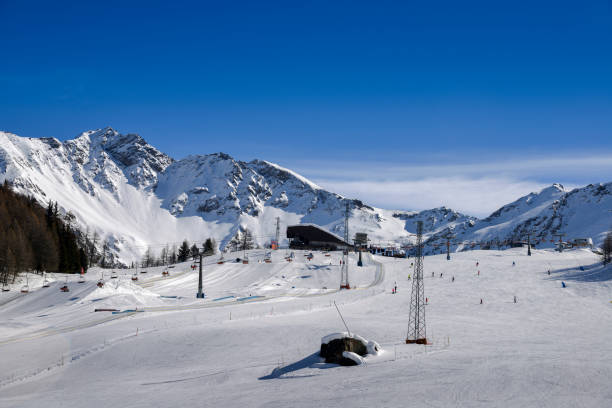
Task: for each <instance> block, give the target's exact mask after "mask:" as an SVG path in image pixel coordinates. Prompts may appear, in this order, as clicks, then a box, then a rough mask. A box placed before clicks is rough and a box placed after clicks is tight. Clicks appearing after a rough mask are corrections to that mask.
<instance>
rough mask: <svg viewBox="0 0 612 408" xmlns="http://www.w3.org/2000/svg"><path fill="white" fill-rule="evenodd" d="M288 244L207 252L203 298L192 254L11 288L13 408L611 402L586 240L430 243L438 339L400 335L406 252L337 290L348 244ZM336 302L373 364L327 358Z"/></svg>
mask: <svg viewBox="0 0 612 408" xmlns="http://www.w3.org/2000/svg"><path fill="white" fill-rule="evenodd" d="M284 255H285V251H284V250H280V251H275V252H274V253H273V259H272V263H271V264H266V263H263V262H261V261H262V260H263V256H264V252H262V251H252V252H251V253H250V254H249V261H250V262H249V264H248V265H243V264H241V263H233V262H231V261H232V260H233V259H232V258H235V257H236V256H240V257H241V256H242V254H241V253H240V254H233V255H232V256H231V257H230V256H226V260H227V261H230V262H228V263H225V264H224V265H217V264H216V262H215V259H208V260H206V261H205V262H208V264H207V265H205V267H204V291H205V293H206V295H207V297H206V299H204V300H197V299H195V292H196V290H197V270H196V271H192V270H191V268H190V267H189V266H190V265H189V264H182V265H177V266H176V267H175V268H173V269H170V276H169V277H167V278H163V279H162V278H161V269H160V268H151V269H149V270H148V271H147V273H146V274H139V275H138V276H139V281H138V282H132V281H131V279H130V277H131V276H132V273H133V271H118V272H120V277H119V278H118V279H113V280H111V279H108V276H107V279H106V282H107V284H106V286H105V287H104V288H102V289H99V288H97V287H96V286H95V282H96V281H97V279H98V278H99V271H91V272H90V273H88V277H87V282H85V283H82V284H79V283H76V278H74V277H73V279H75V282H72V283H69V286H70V288H71V291H70V292H69V293H63V292H60V291H59V286H61V284H63V283H64V278H63V277H59V276H58V277H56V278H57V282H56V283H55V284H54V285H55V286H53V285H52V286H51V287H50V288H44V289H38V290H35V291H33V292H31V293H29V294H27V295H23V296H17V297H16V298H15V299H13V300H9V301H7V302H6V303H4V304H2V302H3V299H4V300H6V299H7V298H5V296H8V295H9V294H11V293H12V296H15V294H14V293H13V292H9V294H5V293H2V294H1V295H0V296H2V297H0V304H2V306H0V361H1V362H2V364H1V366H2V370H1V372H0V390H1V392H0V406H2V407H5V406H6V407H38V406H41V405H44V406H45V407H59V406H62V407H83V406H87V407H90V406H93V407H107V406H122V407H145V406H147V407H148V406H187V405H193V406H223V407H252V406H266V407H288V406H291V407H312V406H325V407H334V406H347V405H348V406H367V407H374V406H376V407H379V406H390V407H395V406H398V407H399V406H406V405H407V404H408V405H410V406H440V407H445V406H470V407H471V406H482V407H492V406H499V407H519V406H520V407H525V406H538V407H575V406H589V407H590V406H592V407H603V406H612V388H611V387H610V386H609V379H610V378H612V326H611V325H610V324H609V323H610V322H611V321H612V303H610V301H612V283H611V282H612V270H610V269H608V270H603V269H601V268H600V267H599V266H596V265H595V264H596V262H597V261H598V259H597V257H596V256H595V255H594V254H592V253H591V252H590V251H587V250H575V251H566V252H564V253H562V254H559V253H556V252H552V251H545V250H536V251H534V253H533V256H531V257H527V256H526V254H525V250H523V249H512V250H507V251H471V252H464V253H458V254H453V259H452V260H451V261H446V259H445V256H443V255H436V256H429V257H426V258H425V262H424V265H425V294H426V296H427V297H428V301H429V304H428V305H427V306H426V313H427V333H428V338H429V340H430V341H431V342H432V344H431V345H429V346H417V345H405V344H403V340H404V338H405V335H406V325H407V318H408V317H407V316H408V309H409V300H410V285H411V282H410V281H408V280H407V275H408V274H412V270H411V269H410V263H411V260H399V259H392V258H382V257H370V256H369V255H368V256H365V257H364V262H365V264H366V266H364V267H363V268H357V267H356V265H355V262H356V259H355V258H352V259H351V283H352V284H354V285H355V286H357V287H358V289H356V290H349V291H337V290H336V288H337V286H338V284H339V275H340V272H339V259H340V254H339V253H332V254H331V256H330V257H326V256H325V255H324V254H322V253H317V252H315V253H314V255H315V257H314V259H313V260H312V261H308V260H307V259H306V258H305V257H304V253H303V252H299V251H296V252H295V260H294V262H291V263H289V262H286V261H285V260H284ZM258 261H259V262H258ZM513 261H514V262H515V263H516V265H515V266H512V262H513ZM476 262H478V263H479V264H478V266H476ZM330 263H331V265H330ZM381 265H382V266H381ZM581 266H582V268H583V269H584V270H581V269H580V267H581ZM549 269H550V270H551V274H550V275H548V274H547V271H548V270H549ZM478 270H480V275H478ZM432 272H433V273H434V277H432V276H431V274H432ZM441 273H442V277H440V274H441ZM107 275H108V273H107ZM453 276H454V277H455V281H454V282H452V277H453ZM395 281H397V284H398V287H399V290H398V293H397V294H395V295H392V294H391V293H390V292H391V288H392V287H393V285H394V282H395ZM561 281H564V282H565V283H566V285H567V287H566V288H562V287H561ZM58 285H59V286H58ZM31 286H33V285H31ZM514 296H517V299H518V302H517V303H514V302H513V297H514ZM75 297H78V299H74V300H70V299H71V298H75ZM480 299H482V300H483V304H480ZM333 301H336V303H337V304H338V306H339V308H340V310H341V311H342V312H343V314H344V317H345V319H346V321H347V323H348V325H349V328H350V330H351V331H353V332H355V333H358V334H360V335H362V336H364V337H366V338H368V339H372V340H375V341H377V342H379V343H380V344H381V345H382V347H383V349H384V352H383V353H382V354H381V355H379V356H377V357H375V358H372V359H369V360H367V361H368V362H367V364H366V365H365V366H358V367H350V368H345V367H337V366H333V365H326V364H323V363H320V362H319V359H318V357H317V356H316V352H317V351H318V348H319V343H320V338H321V337H322V336H324V335H327V334H329V333H332V332H337V331H344V330H345V329H344V326H343V324H342V322H341V320H340V319H339V317H338V315H337V312H336V310H335V308H334V306H333V303H332V302H333ZM96 307H99V308H116V309H119V310H122V311H127V310H136V309H138V311H135V312H126V313H119V314H114V315H113V314H111V313H110V312H97V313H96V312H93V309H94V308H96ZM408 402H409V403H408Z"/></svg>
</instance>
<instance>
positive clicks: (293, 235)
mask: <svg viewBox="0 0 612 408" xmlns="http://www.w3.org/2000/svg"><path fill="white" fill-rule="evenodd" d="M287 238H289V247H290V248H295V249H322V250H330V251H334V250H339V249H344V248H346V247H347V246H348V247H349V248H350V247H352V245H350V244H349V243H347V242H345V241H344V240H343V239H342V238H340V237H339V236H338V235H336V234H333V233H331V232H329V231H327V230H325V229H323V228H321V227H320V226H318V225H315V224H298V225H289V226H288V227H287Z"/></svg>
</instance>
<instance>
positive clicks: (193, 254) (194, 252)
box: [189, 244, 200, 259]
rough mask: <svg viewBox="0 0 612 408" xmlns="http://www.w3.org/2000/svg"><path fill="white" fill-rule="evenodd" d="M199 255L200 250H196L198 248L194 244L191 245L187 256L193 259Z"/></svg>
mask: <svg viewBox="0 0 612 408" xmlns="http://www.w3.org/2000/svg"><path fill="white" fill-rule="evenodd" d="M199 253H200V250H199V249H198V246H197V245H196V244H193V245H192V246H191V249H190V250H189V256H190V257H192V258H193V259H195V258H196V257H197V256H198V255H199Z"/></svg>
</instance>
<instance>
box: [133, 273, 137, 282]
mask: <svg viewBox="0 0 612 408" xmlns="http://www.w3.org/2000/svg"><path fill="white" fill-rule="evenodd" d="M132 280H133V281H137V280H138V274H137V273H136V272H134V274H133V275H132Z"/></svg>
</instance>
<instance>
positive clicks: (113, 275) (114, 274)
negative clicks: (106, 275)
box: [111, 271, 119, 279]
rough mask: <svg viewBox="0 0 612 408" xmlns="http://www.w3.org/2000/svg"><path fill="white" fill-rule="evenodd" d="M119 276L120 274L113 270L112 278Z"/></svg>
mask: <svg viewBox="0 0 612 408" xmlns="http://www.w3.org/2000/svg"><path fill="white" fill-rule="evenodd" d="M118 277H119V275H117V272H115V271H113V273H111V279H117V278H118Z"/></svg>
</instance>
